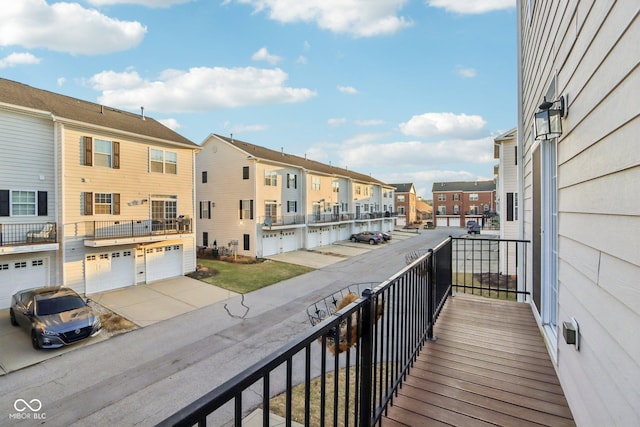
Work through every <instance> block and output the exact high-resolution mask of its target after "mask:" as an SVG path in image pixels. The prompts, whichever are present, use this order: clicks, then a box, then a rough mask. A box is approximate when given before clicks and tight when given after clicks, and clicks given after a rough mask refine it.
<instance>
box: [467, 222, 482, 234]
mask: <svg viewBox="0 0 640 427" xmlns="http://www.w3.org/2000/svg"><path fill="white" fill-rule="evenodd" d="M467 234H480V224H478V223H477V222H476V221H467Z"/></svg>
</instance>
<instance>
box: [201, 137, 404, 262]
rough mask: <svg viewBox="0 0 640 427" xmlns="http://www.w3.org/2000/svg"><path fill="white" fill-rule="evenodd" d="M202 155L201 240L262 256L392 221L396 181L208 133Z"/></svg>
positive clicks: (388, 226) (203, 243)
mask: <svg viewBox="0 0 640 427" xmlns="http://www.w3.org/2000/svg"><path fill="white" fill-rule="evenodd" d="M201 148H202V149H201V151H200V152H199V153H198V155H197V159H196V170H197V176H198V180H197V183H196V193H197V195H198V196H197V197H198V215H197V219H196V224H197V227H198V235H197V244H198V246H201V247H215V248H218V249H219V250H226V251H231V252H233V253H237V254H240V255H244V256H250V257H265V256H269V255H274V254H278V253H283V252H290V251H295V250H298V249H303V248H306V249H311V248H314V247H317V246H322V245H328V244H331V243H333V242H336V241H339V240H345V239H348V238H349V237H350V236H351V234H353V233H357V232H359V231H364V230H380V231H388V230H392V229H393V227H394V224H393V217H392V216H391V212H392V210H393V187H391V186H389V185H387V184H384V183H383V182H381V181H378V180H376V179H374V178H372V177H370V176H367V175H364V174H360V173H357V172H354V171H349V170H346V169H343V168H338V167H335V166H332V165H327V164H324V163H320V162H316V161H313V160H310V159H307V158H305V157H300V156H295V155H291V154H288V153H285V152H284V151H283V150H281V151H277V150H271V149H268V148H265V147H261V146H258V145H254V144H250V143H248V142H244V141H240V140H237V139H233V138H232V137H224V136H220V135H216V134H212V135H210V136H209V137H208V138H207V139H206V140H205V141H204V142H203V143H202V145H201Z"/></svg>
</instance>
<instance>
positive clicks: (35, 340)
mask: <svg viewBox="0 0 640 427" xmlns="http://www.w3.org/2000/svg"><path fill="white" fill-rule="evenodd" d="M31 345H32V346H33V348H35V349H36V350H40V349H41V348H42V346H41V345H40V341H38V334H36V331H35V330H32V331H31Z"/></svg>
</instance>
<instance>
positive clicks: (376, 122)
mask: <svg viewBox="0 0 640 427" xmlns="http://www.w3.org/2000/svg"><path fill="white" fill-rule="evenodd" d="M383 124H384V120H356V125H358V126H380V125H383Z"/></svg>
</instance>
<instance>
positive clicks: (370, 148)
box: [338, 134, 494, 170]
mask: <svg viewBox="0 0 640 427" xmlns="http://www.w3.org/2000/svg"><path fill="white" fill-rule="evenodd" d="M373 136H374V135H373V134H363V135H361V136H360V137H359V138H351V139H349V141H346V142H345V143H343V144H342V145H341V146H340V148H339V150H338V155H339V157H340V161H341V162H342V163H344V164H348V165H352V166H353V167H354V168H355V169H357V168H359V167H365V166H366V167H367V168H372V167H374V168H385V167H386V168H389V167H390V165H393V169H398V170H410V169H411V168H415V167H419V168H420V169H429V168H433V167H436V168H437V167H442V165H443V164H456V163H469V164H480V163H483V164H484V163H493V162H494V159H493V138H492V137H487V138H481V139H471V140H451V141H440V142H435V143H426V142H421V141H399V142H390V143H375V142H372V141H373V140H374V138H373ZM356 141H357V142H356Z"/></svg>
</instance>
